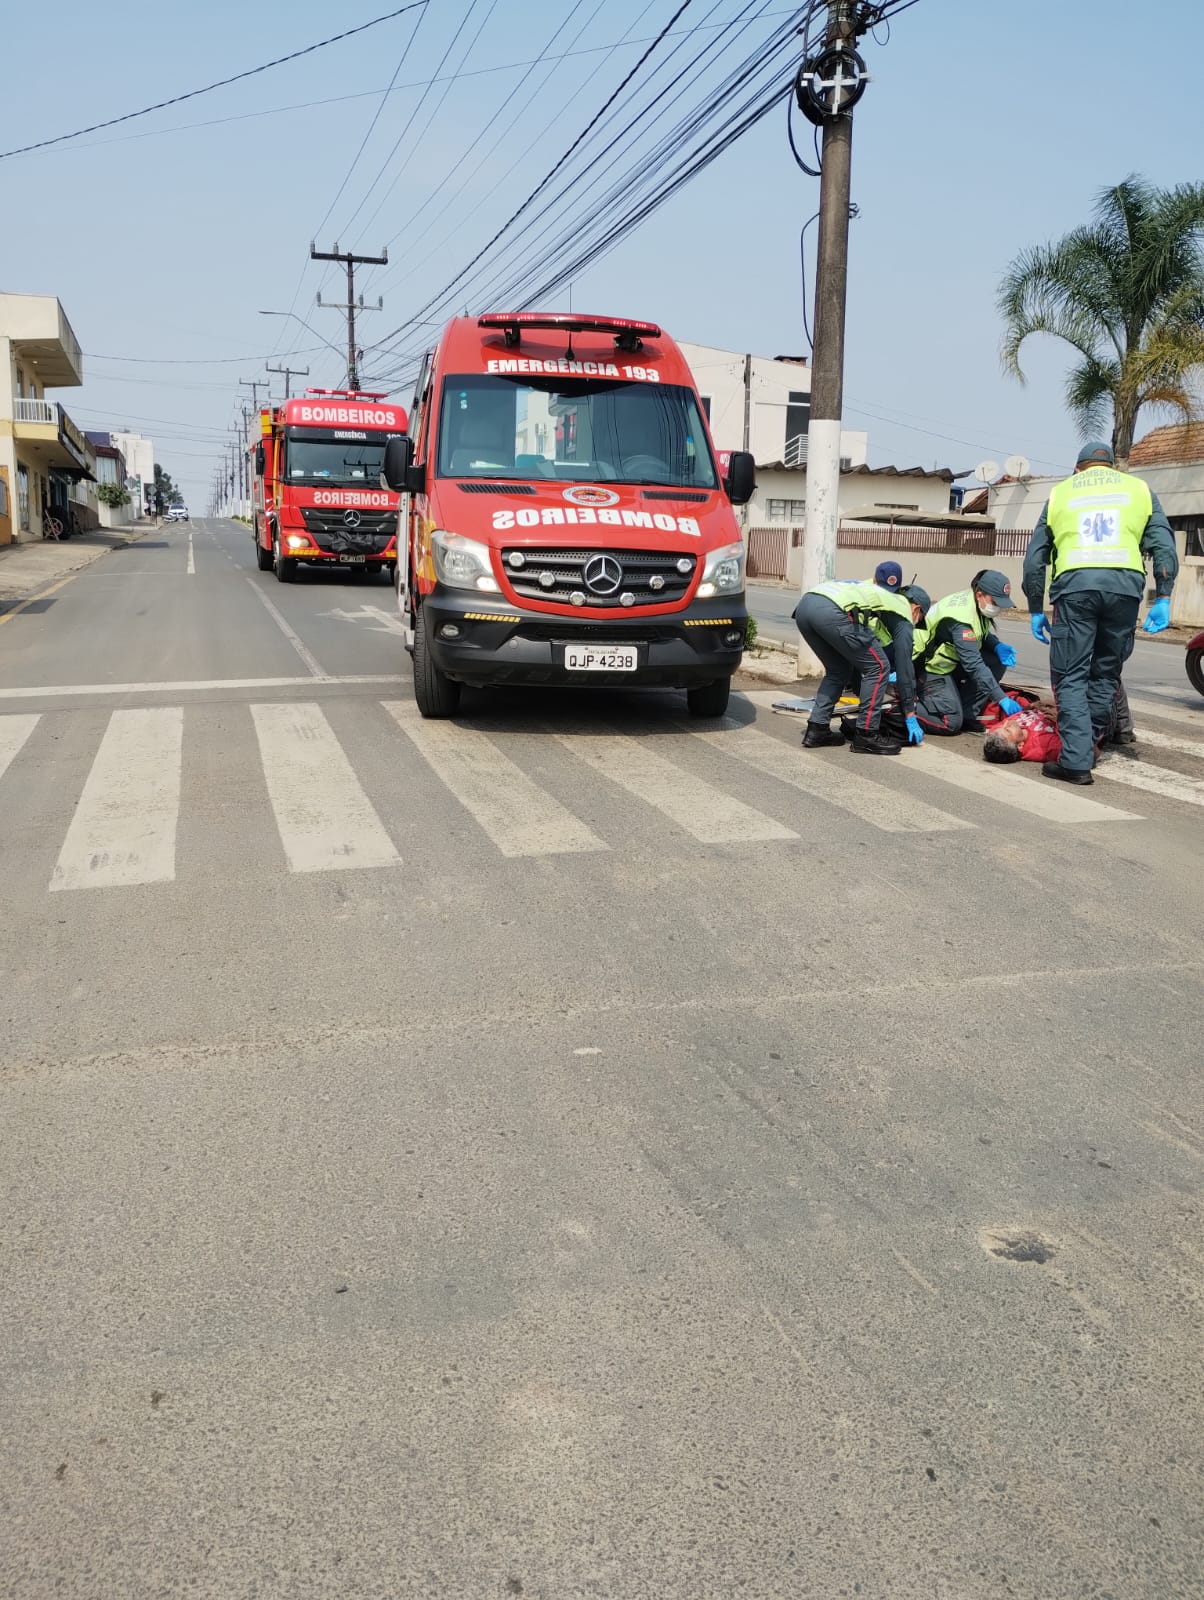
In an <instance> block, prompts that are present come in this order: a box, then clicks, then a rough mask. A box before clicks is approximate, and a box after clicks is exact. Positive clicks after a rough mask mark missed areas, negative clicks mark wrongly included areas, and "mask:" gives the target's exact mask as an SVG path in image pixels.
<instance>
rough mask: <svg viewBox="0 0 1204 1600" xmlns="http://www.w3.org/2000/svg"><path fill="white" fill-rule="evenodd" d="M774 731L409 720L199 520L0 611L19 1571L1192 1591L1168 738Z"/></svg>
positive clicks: (81, 1580) (318, 623)
mask: <svg viewBox="0 0 1204 1600" xmlns="http://www.w3.org/2000/svg"><path fill="white" fill-rule="evenodd" d="M1153 648H1154V647H1151V649H1153ZM1159 654H1160V655H1161V654H1162V652H1159ZM1167 655H1168V658H1169V655H1170V653H1169V652H1168V653H1167ZM771 698H772V696H762V697H761V698H760V700H757V699H742V700H740V701H739V702H737V703H736V704H735V707H734V715H733V716H732V717H731V718H730V719H729V720H728V721H726V722H724V723H723V724H721V725H718V726H713V725H712V726H710V727H706V728H696V729H694V730H689V729H687V728H685V726H684V718H683V707H682V704H681V702H680V700H679V699H678V697H676V696H669V695H655V696H650V697H647V698H641V697H639V696H634V695H633V696H629V697H624V696H615V695H600V696H597V697H593V698H586V697H579V698H568V697H558V696H554V695H539V696H523V695H518V694H513V695H507V696H501V695H499V696H496V697H487V696H474V697H471V698H470V700H469V702H468V704H467V707H466V715H465V717H464V718H463V719H462V720H461V721H460V722H459V723H457V724H455V725H430V724H422V723H420V722H419V721H418V719H417V718H416V717H415V715H414V713H413V710H412V702H411V697H410V689H409V683H408V669H407V665H406V661H405V657H404V654H403V652H402V649H401V641H400V639H399V637H398V635H397V631H396V625H395V621H394V619H393V616H392V597H391V595H390V592H389V590H388V589H387V588H386V587H383V586H376V585H372V586H366V585H362V584H357V583H354V582H352V581H346V582H344V581H341V580H339V579H338V578H332V577H327V576H316V577H309V576H303V578H302V580H301V581H300V582H299V583H297V584H296V585H294V586H282V585H279V584H277V583H276V582H275V580H274V578H273V577H272V576H271V574H262V575H261V574H258V573H257V572H255V571H254V563H253V558H252V553H251V547H250V541H249V537H248V535H247V534H246V533H245V531H244V530H242V529H237V528H235V527H233V526H232V525H230V524H224V523H218V522H200V523H194V524H193V525H192V526H191V528H183V529H180V530H171V531H165V532H163V533H159V534H155V535H152V536H151V537H149V538H147V539H145V540H143V541H142V542H141V543H140V544H136V545H134V546H132V547H130V548H129V549H127V550H122V551H118V552H115V553H113V554H112V555H110V556H107V557H105V558H104V559H103V560H101V561H99V562H98V563H96V564H95V565H94V566H92V567H90V568H89V569H87V570H86V571H85V572H83V573H82V574H81V575H80V576H79V577H78V578H76V579H74V580H72V581H71V582H69V583H68V584H66V585H65V586H63V587H61V588H60V589H58V590H57V591H56V592H55V593H54V594H53V595H49V596H47V597H46V598H45V600H44V601H37V600H35V601H34V603H33V604H32V605H27V606H26V607H24V608H23V609H21V610H20V611H13V612H9V613H7V614H5V615H2V616H0V808H2V809H0V815H2V817H3V836H2V837H3V846H2V848H3V853H4V868H5V872H4V879H5V890H6V895H5V915H4V918H3V922H2V924H0V939H2V942H3V960H4V970H5V971H6V972H7V974H8V976H7V978H6V980H5V984H4V989H5V993H4V1002H3V1017H4V1023H5V1026H4V1030H3V1032H4V1042H3V1045H2V1046H0V1052H2V1053H0V1184H2V1189H0V1195H2V1198H0V1284H2V1285H3V1295H2V1299H0V1306H2V1308H3V1309H2V1312H0V1315H2V1318H3V1323H2V1330H0V1331H2V1337H0V1419H2V1421H0V1574H2V1577H0V1592H2V1593H3V1594H4V1595H5V1597H13V1600H49V1597H51V1596H54V1597H56V1600H70V1597H74V1600H111V1597H114V1596H120V1597H122V1600H152V1597H154V1600H160V1597H165V1596H176V1595H188V1596H191V1597H194V1600H209V1597H212V1600H241V1597H244V1596H245V1597H250V1596H255V1597H257V1600H265V1597H267V1600H285V1597H288V1600H295V1597H310V1596H323V1597H324V1596H332V1597H333V1596H338V1597H348V1596H354V1597H356V1600H367V1597H376V1596H379V1597H388V1600H398V1597H410V1596H415V1597H417V1596H422V1597H426V1596H432V1597H433V1596H455V1597H457V1600H477V1597H481V1600H485V1597H493V1596H510V1595H520V1594H521V1595H526V1596H538V1597H541V1600H573V1597H578V1596H580V1597H585V1596H606V1597H608V1600H678V1597H680V1600H699V1597H708V1600H709V1597H712V1596H714V1597H719V1596H723V1597H727V1596H734V1595H745V1596H749V1597H751V1600H769V1597H782V1600H797V1597H800V1596H814V1597H817V1600H831V1597H837V1596H846V1595H847V1596H852V1595H861V1596H866V1597H875V1600H913V1597H914V1600H921V1597H922V1600H934V1597H940V1600H979V1597H982V1600H986V1597H991V1600H997V1597H999V1596H1001V1595H1008V1596H1012V1597H1023V1600H1063V1597H1065V1600H1104V1597H1105V1596H1112V1597H1115V1600H1173V1597H1183V1596H1198V1595H1199V1594H1200V1593H1201V1570H1202V1569H1201V1553H1202V1534H1204V1497H1202V1496H1201V1494H1200V1482H1201V1468H1202V1466H1204V1429H1202V1428H1201V1416H1202V1412H1201V1398H1202V1390H1204V1377H1202V1367H1201V1362H1200V1352H1201V1348H1202V1344H1201V1339H1202V1332H1204V1329H1202V1317H1201V1295H1202V1290H1204V1227H1202V1225H1201V1211H1202V1208H1201V1178H1202V1176H1204V1107H1202V1106H1201V1091H1200V1061H1201V1033H1200V1016H1201V998H1202V986H1201V976H1202V968H1204V960H1202V957H1201V949H1200V929H1201V926H1202V911H1204V906H1202V888H1201V883H1202V875H1201V873H1200V869H1199V862H1200V826H1201V821H1202V820H1204V811H1202V808H1201V807H1202V802H1204V770H1202V769H1204V703H1201V705H1200V706H1199V707H1191V706H1190V705H1188V704H1185V705H1184V706H1182V707H1180V706H1178V705H1176V704H1173V703H1172V702H1171V701H1170V700H1169V699H1167V700H1158V699H1157V698H1156V696H1155V695H1154V694H1150V695H1149V696H1147V697H1146V700H1147V702H1148V703H1149V704H1152V705H1153V706H1154V709H1155V712H1157V713H1158V715H1157V716H1155V715H1154V714H1153V713H1151V712H1150V711H1149V710H1148V709H1144V708H1143V709H1142V711H1141V724H1142V726H1143V729H1148V730H1150V733H1151V734H1153V733H1157V734H1158V736H1159V738H1160V739H1161V740H1162V742H1161V743H1152V742H1145V743H1143V744H1142V745H1141V746H1139V747H1138V758H1137V759H1136V760H1132V761H1126V760H1125V758H1123V757H1118V758H1116V760H1115V761H1114V762H1113V763H1111V764H1110V765H1109V766H1108V767H1107V768H1105V769H1104V770H1103V771H1102V772H1101V776H1100V781H1099V782H1098V783H1097V784H1096V786H1095V787H1094V788H1093V789H1092V791H1091V793H1090V795H1086V794H1083V793H1080V792H1077V791H1076V792H1073V793H1069V792H1066V791H1064V790H1062V789H1061V788H1060V787H1059V786H1057V785H1051V784H1049V783H1046V782H1044V781H1043V780H1042V779H1040V778H1039V777H1036V776H1034V775H1033V773H1032V772H1031V771H1027V770H1026V771H1025V772H1023V773H1020V772H1013V771H1001V770H1000V769H996V768H988V767H987V766H986V765H985V764H984V763H983V762H981V760H979V759H978V754H977V748H976V745H975V743H974V741H973V740H971V739H967V740H964V741H957V742H955V743H954V744H952V745H946V746H944V747H943V748H941V749H937V748H935V745H936V741H928V743H927V744H926V745H925V747H924V748H923V749H922V750H920V751H918V752H915V753H909V754H908V755H906V756H905V757H902V758H899V759H897V760H893V761H889V762H878V763H873V764H871V765H872V770H871V771H868V772H867V771H866V770H865V768H864V766H863V765H859V764H858V758H855V757H853V756H851V755H849V754H847V753H846V752H845V751H842V750H834V751H823V752H819V753H815V754H811V755H807V756H804V755H803V754H802V752H801V751H800V750H799V749H798V742H797V741H798V727H797V724H796V723H794V722H791V721H789V720H788V719H786V718H784V717H779V716H775V715H773V714H772V713H771V712H770V711H769V710H768V707H767V704H766V703H765V701H767V700H768V699H771ZM754 723H755V725H754ZM1113 772H1115V776H1110V775H1109V774H1111V773H1113Z"/></svg>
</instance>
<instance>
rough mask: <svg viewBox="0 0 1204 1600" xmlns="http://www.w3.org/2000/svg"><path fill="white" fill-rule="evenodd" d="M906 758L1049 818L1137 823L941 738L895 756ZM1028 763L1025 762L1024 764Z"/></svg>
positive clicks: (942, 778) (930, 773) (921, 769)
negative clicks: (945, 744) (957, 749)
mask: <svg viewBox="0 0 1204 1600" xmlns="http://www.w3.org/2000/svg"><path fill="white" fill-rule="evenodd" d="M890 759H892V760H895V761H901V762H905V763H906V764H907V766H908V768H909V769H910V770H911V771H913V772H916V773H923V774H924V775H925V776H926V777H930V778H936V779H937V780H938V781H939V782H941V783H949V784H953V785H954V787H955V788H958V789H966V790H968V791H969V792H970V793H971V794H979V795H985V796H986V798H987V799H988V800H996V801H1000V802H1002V803H1003V804H1004V805H1008V806H1014V807H1015V808H1016V810H1018V811H1027V812H1028V813H1029V815H1030V816H1034V817H1040V818H1042V819H1043V820H1044V821H1045V822H1061V823H1073V824H1076V825H1077V824H1079V823H1084V822H1133V821H1135V820H1136V817H1135V814H1134V813H1133V812H1131V811H1118V810H1117V809H1116V807H1115V806H1106V805H1101V804H1100V802H1099V801H1098V800H1089V799H1088V798H1087V797H1086V795H1084V794H1082V793H1080V792H1079V791H1078V790H1077V789H1071V788H1067V787H1065V786H1064V785H1062V784H1056V783H1051V782H1049V780H1048V779H1043V778H1040V777H1039V776H1035V775H1030V774H1025V773H1022V772H1018V771H1017V770H1016V768H1015V767H997V766H991V765H990V764H989V763H987V762H985V761H982V760H981V759H979V760H970V759H967V757H965V756H961V755H955V754H954V753H953V751H952V750H942V749H941V748H940V747H939V745H937V742H936V740H935V739H925V741H924V743H923V745H922V746H920V748H919V749H914V750H913V749H909V750H904V751H903V753H902V754H901V755H899V756H894V757H892V758H890ZM1021 765H1023V763H1021Z"/></svg>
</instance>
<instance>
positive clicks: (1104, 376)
mask: <svg viewBox="0 0 1204 1600" xmlns="http://www.w3.org/2000/svg"><path fill="white" fill-rule="evenodd" d="M1202 245H1204V184H1180V185H1178V186H1177V187H1176V188H1174V189H1157V188H1155V187H1154V185H1153V184H1150V183H1147V182H1146V180H1145V179H1144V178H1139V177H1128V178H1126V179H1125V180H1124V181H1123V182H1122V183H1118V184H1117V185H1116V187H1115V188H1111V189H1104V190H1102V191H1101V192H1100V196H1099V199H1098V201H1097V204H1096V208H1095V220H1094V221H1093V222H1091V223H1088V224H1087V225H1086V226H1085V227H1081V228H1076V229H1075V230H1074V232H1073V233H1068V234H1067V235H1066V237H1065V238H1064V239H1060V240H1058V241H1057V242H1056V243H1054V244H1047V245H1038V246H1037V247H1036V248H1034V249H1031V250H1025V251H1023V252H1022V253H1021V254H1020V255H1018V256H1017V257H1016V259H1015V260H1014V261H1013V262H1012V264H1011V266H1010V267H1009V268H1008V271H1007V274H1006V276H1005V277H1004V279H1003V282H1002V283H1001V284H1000V286H999V309H1000V311H1001V313H1002V314H1003V319H1004V323H1005V330H1006V331H1005V334H1004V340H1003V350H1002V356H1003V367H1004V371H1005V372H1008V373H1010V374H1011V375H1012V376H1013V377H1015V378H1018V379H1019V380H1020V382H1021V383H1023V382H1024V381H1025V378H1024V373H1023V371H1022V370H1021V366H1020V348H1021V346H1022V345H1023V344H1024V341H1025V340H1026V339H1027V338H1028V337H1029V335H1030V334H1034V333H1048V334H1052V335H1053V337H1054V338H1056V339H1061V340H1063V341H1064V342H1065V343H1066V344H1068V345H1070V346H1071V347H1072V348H1073V349H1074V350H1075V351H1077V353H1078V356H1079V358H1080V359H1079V360H1078V361H1077V362H1076V363H1075V365H1074V366H1073V367H1072V368H1071V370H1070V373H1069V375H1068V377H1067V380H1066V404H1067V406H1068V408H1069V410H1070V413H1071V415H1072V416H1073V417H1074V419H1075V421H1076V422H1077V423H1078V425H1079V427H1080V428H1081V429H1082V431H1083V433H1084V435H1086V434H1090V433H1098V432H1100V431H1101V430H1102V428H1103V427H1104V426H1105V425H1106V423H1107V419H1108V417H1109V415H1110V416H1111V418H1112V447H1113V449H1114V450H1115V451H1116V458H1117V461H1118V462H1120V463H1121V464H1122V465H1123V464H1124V463H1125V462H1127V460H1128V456H1129V451H1130V449H1131V448H1132V445H1133V432H1134V429H1135V427H1136V425H1137V416H1138V413H1139V412H1140V410H1141V408H1142V407H1143V406H1148V405H1154V406H1170V407H1172V408H1173V409H1174V410H1176V411H1177V412H1178V413H1179V414H1180V416H1182V417H1183V418H1184V420H1187V419H1189V418H1190V417H1191V416H1192V415H1193V414H1194V411H1195V400H1194V397H1193V394H1192V387H1191V385H1192V379H1193V377H1194V376H1196V375H1197V374H1198V373H1199V371H1200V369H1201V367H1202V366H1204V250H1202Z"/></svg>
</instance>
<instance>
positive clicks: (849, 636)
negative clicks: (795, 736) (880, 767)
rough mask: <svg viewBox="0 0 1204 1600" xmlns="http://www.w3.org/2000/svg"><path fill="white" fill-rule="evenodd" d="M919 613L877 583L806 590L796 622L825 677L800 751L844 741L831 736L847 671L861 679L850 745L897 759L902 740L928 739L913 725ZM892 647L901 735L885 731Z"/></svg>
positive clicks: (836, 583) (838, 735)
mask: <svg viewBox="0 0 1204 1600" xmlns="http://www.w3.org/2000/svg"><path fill="white" fill-rule="evenodd" d="M920 614H921V609H920V607H919V606H913V604H912V602H911V601H910V600H909V599H907V598H906V597H905V596H904V595H902V594H893V593H891V591H890V590H889V589H886V588H881V587H879V585H877V584H875V583H856V582H854V583H841V582H840V581H839V580H833V581H831V582H829V583H819V584H816V586H815V588H813V589H809V590H808V591H807V593H806V594H804V595H803V597H802V599H801V600H800V601H799V603H798V606H797V607H796V608H795V612H794V620H795V622H796V624H797V625H798V630H799V632H800V633H801V634H802V636H803V638H804V639H805V640H806V642H807V644H808V645H809V646H810V648H811V649H812V650H813V651H814V652H815V654H816V655H817V656H818V657H819V659H820V661H821V662H822V663H823V668H824V676H823V679H822V681H821V683H820V686H819V689H818V690H817V692H816V696H815V702H814V705H813V706H812V709H811V716H810V718H809V720H808V722H807V726H806V729H805V730H804V732H803V748H804V749H806V750H815V749H818V748H820V747H822V746H824V745H836V744H842V743H843V742H844V735H843V734H841V733H834V732H833V730H832V716H833V713H834V712H835V710H836V703H837V701H838V700H839V698H840V694H841V691H842V690H843V688H844V686H845V684H846V683H847V682H848V681H849V670H850V668H853V669H855V671H856V672H857V673H859V674H860V679H861V689H860V700H859V704H858V707H857V721H856V725H855V727H854V730H853V736H852V739H851V741H850V743H851V746H852V748H853V749H854V750H855V751H857V752H858V753H859V754H863V755H885V756H889V755H898V753H899V751H900V750H901V749H902V748H903V743H902V741H903V738H904V737H906V738H907V740H908V742H909V743H911V744H920V743H922V741H923V738H924V734H923V731H922V729H921V727H920V724H919V722H918V721H917V720H916V716H915V710H916V686H915V669H914V666H913V662H912V655H913V651H914V648H915V637H914V635H915V619H916V618H917V616H919V615H920ZM891 644H893V645H894V658H895V673H896V677H897V680H898V698H899V711H900V714H901V716H902V718H903V722H902V727H901V729H900V731H899V734H898V736H896V735H895V734H893V733H892V732H889V731H886V730H884V729H883V728H882V725H881V724H882V714H883V711H884V710H885V709H886V701H887V692H888V689H889V680H890V676H891V664H890V661H889V659H888V657H887V653H886V647H887V646H888V645H891Z"/></svg>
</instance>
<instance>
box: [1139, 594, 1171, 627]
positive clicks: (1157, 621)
mask: <svg viewBox="0 0 1204 1600" xmlns="http://www.w3.org/2000/svg"><path fill="white" fill-rule="evenodd" d="M1170 625H1171V602H1170V596H1169V595H1164V596H1163V598H1162V599H1161V600H1155V601H1154V604H1153V605H1152V606H1151V607H1150V610H1149V615H1148V616H1147V617H1146V619H1145V630H1144V631H1145V632H1146V633H1161V632H1162V630H1163V629H1164V628H1169V627H1170Z"/></svg>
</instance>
